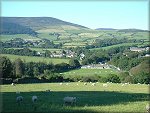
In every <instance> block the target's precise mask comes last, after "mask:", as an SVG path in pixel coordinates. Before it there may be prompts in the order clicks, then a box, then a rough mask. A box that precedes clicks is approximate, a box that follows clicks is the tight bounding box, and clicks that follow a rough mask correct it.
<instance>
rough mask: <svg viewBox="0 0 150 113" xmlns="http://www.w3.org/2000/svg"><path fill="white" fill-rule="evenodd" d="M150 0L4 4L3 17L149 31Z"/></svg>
mask: <svg viewBox="0 0 150 113" xmlns="http://www.w3.org/2000/svg"><path fill="white" fill-rule="evenodd" d="M148 1H149V0H132V1H128V0H127V1H125V0H122V1H117V0H114V1H110V0H108V1H101V0H100V1H98V0H94V1H92V0H85V1H84V0H82V1H79V0H78V1H75V0H72V1H67V0H66V1H61V0H58V1H47V0H43V1H42V0H41V1H34V0H31V1H29V0H23V1H19V0H18V1H17V0H16V1H15V0H1V16H5V17H6V16H7V17H54V18H58V19H61V20H64V21H67V22H71V23H75V24H79V25H83V26H86V27H89V28H92V29H95V28H116V29H128V28H136V29H143V30H149V25H148V24H149V21H148V20H149V10H148V9H149V6H148V5H149V2H148Z"/></svg>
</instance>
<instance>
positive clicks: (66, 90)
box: [1, 82, 149, 113]
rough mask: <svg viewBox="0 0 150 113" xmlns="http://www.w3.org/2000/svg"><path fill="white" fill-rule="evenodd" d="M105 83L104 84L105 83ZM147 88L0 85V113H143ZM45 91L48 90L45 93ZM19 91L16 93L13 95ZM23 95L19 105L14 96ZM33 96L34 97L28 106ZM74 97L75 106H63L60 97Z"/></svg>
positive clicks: (140, 86) (132, 85)
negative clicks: (0, 95)
mask: <svg viewBox="0 0 150 113" xmlns="http://www.w3.org/2000/svg"><path fill="white" fill-rule="evenodd" d="M105 84H106V83H105ZM148 87H149V86H148V85H142V84H124V85H122V84H114V83H107V87H103V83H95V85H92V83H87V85H84V83H82V82H74V83H62V84H60V83H39V84H16V85H15V86H12V85H10V84H8V85H1V92H2V97H3V98H2V105H3V109H2V111H3V112H51V113H55V112H58V113H64V112H66V113H68V112H70V113H73V112H79V113H108V112H110V113H111V112H119V113H122V112H133V113H139V112H140V113H146V109H145V106H146V104H147V103H148V100H149V90H148ZM46 90H50V92H47V91H46ZM16 92H20V94H16ZM19 95H21V96H23V101H22V102H21V104H20V105H19V104H17V103H16V97H17V96H19ZM33 95H36V96H38V100H37V102H36V103H32V101H31V98H32V96H33ZM66 96H71V97H76V98H77V101H76V104H75V105H69V106H66V105H64V104H63V98H64V97H66Z"/></svg>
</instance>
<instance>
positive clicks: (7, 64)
mask: <svg viewBox="0 0 150 113" xmlns="http://www.w3.org/2000/svg"><path fill="white" fill-rule="evenodd" d="M12 69H13V68H12V63H11V61H10V60H9V59H8V58H7V57H0V75H1V77H2V78H10V77H13V76H12Z"/></svg>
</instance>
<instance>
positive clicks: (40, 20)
mask: <svg viewBox="0 0 150 113" xmlns="http://www.w3.org/2000/svg"><path fill="white" fill-rule="evenodd" d="M1 22H2V23H4V22H9V23H15V24H19V25H22V26H26V27H30V28H32V29H34V30H35V29H41V28H42V29H43V28H44V27H48V26H60V25H69V26H74V27H80V28H87V27H84V26H81V25H78V24H73V23H70V22H66V21H62V20H60V19H56V18H52V17H1Z"/></svg>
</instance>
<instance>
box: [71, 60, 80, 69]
mask: <svg viewBox="0 0 150 113" xmlns="http://www.w3.org/2000/svg"><path fill="white" fill-rule="evenodd" d="M69 65H70V66H71V67H72V68H78V67H80V62H79V61H78V60H77V59H70V60H69Z"/></svg>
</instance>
